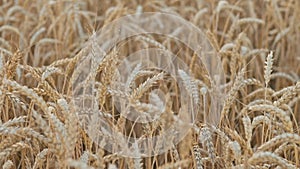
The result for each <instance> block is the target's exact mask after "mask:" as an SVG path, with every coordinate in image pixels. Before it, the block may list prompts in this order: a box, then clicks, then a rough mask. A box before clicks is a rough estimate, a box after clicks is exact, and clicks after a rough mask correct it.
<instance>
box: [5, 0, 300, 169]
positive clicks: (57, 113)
mask: <svg viewBox="0 0 300 169" xmlns="http://www.w3.org/2000/svg"><path fill="white" fill-rule="evenodd" d="M141 10H142V12H165V13H171V14H174V15H178V16H180V17H183V18H185V19H186V20H187V21H189V22H191V23H193V24H194V25H196V26H197V27H198V28H200V29H201V30H202V31H203V32H204V33H205V34H206V35H207V37H208V39H209V41H210V43H211V45H212V46H213V48H214V49H215V51H216V53H217V56H214V57H219V58H220V59H221V61H222V66H223V70H224V73H225V82H226V84H224V85H222V86H216V87H217V88H219V89H221V90H223V91H225V92H226V97H224V101H223V102H222V105H223V106H222V109H220V110H219V111H218V112H214V115H213V116H215V117H216V118H217V117H220V118H221V119H220V120H219V121H218V123H216V122H215V123H213V124H211V123H205V121H206V119H205V118H206V117H207V116H211V115H209V114H208V112H209V110H210V109H212V106H215V105H213V104H210V103H211V100H210V97H209V96H208V94H207V93H206V92H205V91H209V92H213V91H214V90H215V88H214V86H213V84H212V82H211V79H212V78H213V77H208V74H207V72H206V71H205V70H203V69H202V67H201V64H200V63H199V60H197V58H198V57H197V56H195V54H194V52H193V51H191V50H190V49H188V48H187V47H185V46H184V45H183V44H181V43H178V42H176V41H175V40H172V39H168V38H166V37H159V36H157V35H141V36H140V37H139V36H138V37H133V38H132V39H130V40H128V41H126V42H124V43H125V44H116V45H115V47H114V50H112V51H110V52H109V53H108V54H107V55H105V56H104V59H103V60H102V61H101V63H100V64H99V65H98V67H97V69H96V70H97V71H96V72H92V74H93V75H94V76H95V78H96V79H97V80H96V81H97V84H98V86H97V91H98V92H99V95H97V98H96V99H97V101H98V102H99V110H101V112H103V113H105V114H108V115H113V116H112V118H111V119H110V124H111V125H112V126H117V129H118V130H120V132H122V133H124V134H128V132H132V133H133V134H135V135H137V136H139V137H152V136H154V135H156V134H158V135H159V134H160V132H163V131H161V128H162V127H161V126H165V125H169V123H171V122H174V118H175V117H176V114H177V113H178V112H179V111H180V106H181V105H179V104H177V102H176V100H177V99H178V97H179V93H178V92H177V91H176V90H168V88H169V87H170V88H171V87H172V86H173V87H174V84H173V82H172V81H171V80H170V79H169V80H170V81H171V82H170V81H168V80H165V79H168V77H166V76H164V80H162V79H159V78H158V76H156V75H157V74H159V72H157V71H153V70H147V71H144V72H141V73H140V74H139V75H138V73H137V72H133V73H132V74H133V75H135V76H133V81H132V83H134V84H135V85H132V86H130V88H131V89H132V91H133V92H129V93H126V92H124V91H118V90H116V91H113V90H110V89H109V86H111V85H113V84H114V82H115V81H114V76H113V74H114V73H115V71H116V67H117V65H118V62H119V59H120V58H121V57H125V56H127V55H128V54H130V52H132V51H136V50H139V49H142V48H143V47H145V46H152V47H157V48H166V49H168V50H170V51H172V52H173V53H176V54H177V57H179V58H181V59H182V60H183V61H184V62H185V63H186V64H187V65H188V66H189V68H190V69H191V70H190V71H191V72H193V74H194V76H193V77H187V78H183V79H186V81H185V83H184V84H190V85H186V86H185V87H186V90H187V91H188V92H190V94H191V96H192V97H193V99H194V100H196V101H198V102H197V104H199V105H201V106H199V107H198V108H199V114H200V115H199V116H198V118H197V122H196V123H195V126H194V127H193V128H192V129H191V130H189V132H187V135H186V137H185V138H184V139H183V140H182V141H181V142H180V143H179V144H177V145H174V146H173V148H172V149H170V150H169V151H167V152H165V153H164V154H161V155H157V156H153V157H140V158H128V157H123V156H121V155H118V154H116V153H113V154H112V153H110V152H108V151H105V150H104V149H102V148H101V147H100V146H99V145H97V144H95V143H94V142H93V141H92V139H91V138H90V137H89V135H88V134H87V133H86V132H85V131H84V130H83V129H82V128H81V126H80V125H79V121H78V119H77V116H76V112H75V111H76V110H75V108H74V105H73V104H72V94H73V93H72V91H73V90H72V87H73V84H74V83H75V81H74V79H75V77H76V76H77V74H76V67H77V65H78V64H79V63H80V62H81V61H82V59H83V58H85V57H87V55H88V54H89V53H91V52H92V53H93V51H94V50H95V49H94V48H95V46H96V47H99V46H97V40H99V41H101V39H97V32H98V31H99V30H100V29H101V27H103V26H104V25H107V24H109V23H111V22H112V21H113V20H115V19H117V18H119V17H121V16H125V15H128V14H134V13H137V12H140V11H141ZM95 32H96V33H95ZM95 39H96V40H95ZM299 42H300V1H298V0H285V1H280V0H228V1H225V0H223V1H217V0H184V1H180V0H168V1H167V0H166V1H159V0H156V1H155V0H145V1H142V0H125V1H121V0H100V1H97V0H86V1H83V0H82V1H79V0H78V1H75V0H74V1H71V0H69V1H68V0H57V1H54V0H49V1H48V0H15V1H13V0H11V1H10V0H1V1H0V44H1V45H0V51H1V52H0V84H1V86H0V90H1V92H0V106H1V108H0V109H1V114H0V122H1V123H0V124H1V125H0V131H1V132H0V134H1V137H0V138H1V139H0V166H3V168H5V169H13V168H110V169H113V168H147V169H148V168H197V169H201V168H216V169H217V168H277V169H278V168H300V158H299V157H300V155H299V151H300V135H299V127H298V125H299V121H300V107H299V104H300V102H299V100H300V81H299V78H300V77H299V76H300V66H299V65H300V46H299ZM212 60H214V58H212ZM134 73H135V74H134ZM147 79H148V80H147ZM149 79H150V80H149ZM151 80H152V81H155V83H154V82H150V81H151ZM157 86H159V87H162V88H163V87H164V89H165V91H166V92H170V93H171V94H170V95H171V96H170V97H169V98H168V99H167V102H168V104H167V106H168V107H167V108H166V112H164V113H166V114H167V115H166V116H161V117H160V119H159V120H158V122H157V123H151V124H148V125H143V124H138V127H135V126H134V125H135V123H134V122H132V121H129V120H126V119H125V118H124V117H122V116H120V112H118V111H117V109H115V108H114V106H113V105H114V104H113V102H114V99H113V97H114V96H118V97H119V96H120V97H127V96H128V95H129V96H130V98H131V99H132V98H134V99H132V100H133V101H132V102H133V106H136V107H137V108H140V109H146V108H145V107H141V105H140V104H136V103H137V102H139V101H140V100H143V101H147V99H145V98H142V97H133V96H142V95H147V94H149V93H150V89H152V88H154V87H157ZM190 86H192V87H190ZM175 87H176V85H175ZM135 101H136V102H135Z"/></svg>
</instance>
